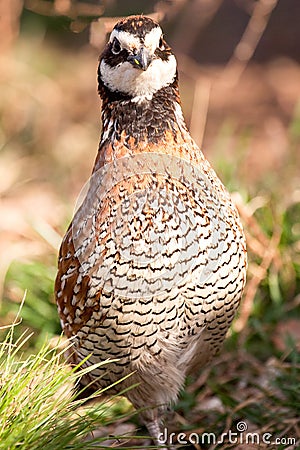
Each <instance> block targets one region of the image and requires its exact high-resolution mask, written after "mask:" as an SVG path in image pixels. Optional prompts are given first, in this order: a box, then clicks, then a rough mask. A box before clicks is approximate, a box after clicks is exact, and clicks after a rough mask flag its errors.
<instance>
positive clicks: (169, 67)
mask: <svg viewBox="0 0 300 450" xmlns="http://www.w3.org/2000/svg"><path fill="white" fill-rule="evenodd" d="M100 73H101V79H102V81H103V83H104V84H105V86H107V87H108V88H109V89H110V90H111V91H119V92H122V93H123V94H128V95H130V96H132V97H141V99H142V98H143V97H144V98H147V99H151V98H152V95H153V94H154V93H155V92H157V91H159V90H160V89H161V88H163V87H165V86H168V85H169V84H171V83H172V82H173V81H174V79H175V75H176V59H175V56H174V55H170V56H169V59H168V60H167V61H163V60H161V59H160V58H158V59H154V60H153V61H152V62H151V64H150V66H149V67H148V69H147V70H145V71H143V70H139V69H136V68H134V67H133V66H132V64H130V62H128V61H126V62H123V63H120V64H118V65H117V66H116V67H111V66H110V65H109V64H106V62H105V61H104V60H102V61H101V64H100ZM134 101H139V100H138V99H135V100H134Z"/></svg>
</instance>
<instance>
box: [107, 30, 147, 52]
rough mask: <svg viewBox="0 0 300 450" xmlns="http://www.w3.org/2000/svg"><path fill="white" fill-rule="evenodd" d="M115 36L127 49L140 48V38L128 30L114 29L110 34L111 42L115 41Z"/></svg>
mask: <svg viewBox="0 0 300 450" xmlns="http://www.w3.org/2000/svg"><path fill="white" fill-rule="evenodd" d="M114 38H117V39H118V41H119V42H120V44H121V47H122V48H125V49H126V50H131V49H133V48H139V47H140V46H141V42H140V40H139V38H138V37H136V36H133V35H132V34H130V33H127V31H118V30H113V31H112V33H111V35H110V38H109V42H113V40H114Z"/></svg>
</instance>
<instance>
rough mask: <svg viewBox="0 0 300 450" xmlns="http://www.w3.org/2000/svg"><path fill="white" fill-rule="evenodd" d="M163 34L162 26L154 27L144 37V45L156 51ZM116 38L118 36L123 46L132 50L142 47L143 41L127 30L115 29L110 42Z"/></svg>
mask: <svg viewBox="0 0 300 450" xmlns="http://www.w3.org/2000/svg"><path fill="white" fill-rule="evenodd" d="M161 36H162V30H161V28H160V27H156V28H153V29H152V30H151V31H149V33H147V34H146V36H145V39H144V46H145V47H146V48H148V50H149V51H150V52H151V53H154V52H155V50H156V48H157V47H158V46H159V40H160V38H161ZM114 38H117V39H118V41H119V42H120V44H121V47H122V48H125V49H126V50H132V49H134V48H136V49H137V48H140V46H141V44H142V43H141V41H140V39H139V38H138V37H137V36H134V35H133V34H131V33H128V32H127V31H119V30H113V31H112V33H111V35H110V38H109V42H113V40H114Z"/></svg>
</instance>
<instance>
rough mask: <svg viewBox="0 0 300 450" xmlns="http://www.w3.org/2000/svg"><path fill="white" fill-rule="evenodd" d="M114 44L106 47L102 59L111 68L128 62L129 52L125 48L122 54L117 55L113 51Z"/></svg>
mask: <svg viewBox="0 0 300 450" xmlns="http://www.w3.org/2000/svg"><path fill="white" fill-rule="evenodd" d="M111 48H112V43H111V42H110V43H108V44H107V46H106V47H105V49H104V51H103V53H102V56H101V59H104V61H105V62H106V64H108V65H109V66H110V67H116V66H117V65H118V64H121V63H123V62H125V61H127V58H128V51H127V50H126V49H125V48H124V49H123V50H122V51H121V52H120V53H118V54H117V55H115V54H114V53H113V52H112V51H111Z"/></svg>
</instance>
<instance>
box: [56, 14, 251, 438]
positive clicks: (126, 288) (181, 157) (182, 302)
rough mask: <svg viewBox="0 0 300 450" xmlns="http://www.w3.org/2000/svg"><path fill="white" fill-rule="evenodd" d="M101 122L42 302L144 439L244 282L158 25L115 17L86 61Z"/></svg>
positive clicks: (91, 378)
mask: <svg viewBox="0 0 300 450" xmlns="http://www.w3.org/2000/svg"><path fill="white" fill-rule="evenodd" d="M98 86H99V94H100V97H101V99H102V122H103V129H102V134H101V141H100V145H99V150H98V155H97V158H96V161H95V165H94V169H93V174H92V176H91V179H90V180H89V186H88V189H87V193H86V195H85V198H84V200H83V202H82V204H81V206H80V207H79V209H78V210H77V212H76V214H75V216H74V218H73V221H72V223H71V225H70V226H69V229H68V231H67V233H66V235H65V237H64V239H63V242H62V245H61V249H60V254H59V262H58V274H57V278H56V285H55V290H56V299H57V304H58V310H59V315H60V318H61V323H62V327H63V330H64V332H65V334H66V336H67V337H69V338H72V340H73V347H72V355H71V358H72V361H73V362H74V363H79V362H80V361H82V360H83V359H85V358H87V357H88V356H89V357H88V358H87V359H86V361H85V362H84V366H87V365H92V364H95V363H98V362H100V361H106V360H111V362H109V363H107V364H105V365H103V366H100V367H98V368H96V369H94V370H93V371H92V372H91V373H89V374H88V375H86V376H85V377H84V378H83V379H82V383H83V385H87V384H89V383H91V382H93V386H94V388H95V389H98V388H105V387H108V386H110V385H111V384H113V383H115V382H116V381H118V380H120V379H122V378H123V377H126V376H127V375H130V374H131V376H128V377H126V378H125V379H124V380H123V381H121V382H120V383H117V384H114V386H113V388H112V390H111V392H120V391H121V390H123V389H124V388H127V387H130V386H132V385H136V386H135V387H134V388H132V389H129V390H127V391H126V393H125V394H124V395H125V396H126V397H127V398H128V399H129V400H130V401H131V402H132V404H133V405H134V407H135V408H137V409H142V412H141V413H140V416H141V420H142V421H143V423H144V424H145V425H146V426H147V428H148V430H149V432H150V434H151V435H152V437H153V439H154V441H155V443H156V445H158V444H159V443H160V441H161V440H160V436H161V434H160V433H161V421H162V418H163V415H164V413H165V412H166V410H167V408H168V406H169V405H170V404H171V403H172V402H175V401H176V398H177V396H178V393H179V391H180V389H181V387H182V385H183V383H184V380H185V377H186V375H187V374H189V373H193V372H195V371H196V370H198V369H199V368H200V367H202V366H203V365H204V364H207V362H209V361H210V360H211V358H212V357H213V356H214V355H215V354H216V352H217V351H218V349H219V348H220V346H221V344H222V342H223V340H224V338H225V335H226V332H227V330H228V327H229V326H230V324H231V321H232V319H233V317H234V314H235V312H236V309H237V307H238V304H239V301H240V299H241V295H242V292H243V288H244V284H245V276H246V275H245V274H246V245H245V238H244V235H243V230H242V226H241V224H240V220H239V217H238V213H237V210H236V208H235V206H234V205H233V204H232V201H231V199H230V196H229V194H228V192H227V191H226V189H225V188H224V186H223V185H222V183H221V181H220V180H219V178H218V177H217V176H216V174H215V172H214V171H213V169H212V168H211V166H210V165H209V163H208V161H207V160H206V159H205V157H204V156H203V154H202V152H201V151H200V150H199V148H198V147H197V145H196V144H195V142H194V141H193V140H192V138H191V136H190V134H189V132H188V130H187V128H186V125H185V122H184V119H183V115H182V110H181V106H180V97H179V91H178V77H177V68H176V59H175V56H174V55H173V53H172V51H171V49H170V47H169V45H168V44H167V43H166V41H165V39H164V37H163V33H162V30H161V28H160V26H159V25H158V24H157V23H156V22H154V21H153V20H152V19H150V18H147V17H144V16H132V17H128V18H126V19H124V20H121V21H119V22H118V23H117V24H116V25H115V27H114V29H113V31H112V33H111V35H110V38H109V41H108V43H107V45H106V47H105V49H104V51H103V53H102V55H101V57H100V62H99V69H98Z"/></svg>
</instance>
